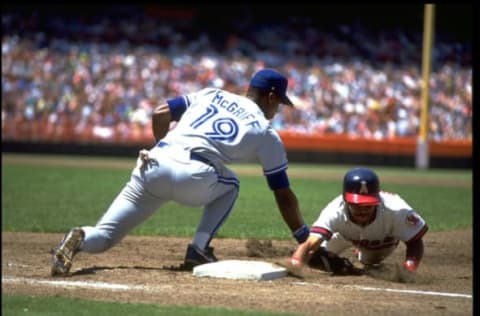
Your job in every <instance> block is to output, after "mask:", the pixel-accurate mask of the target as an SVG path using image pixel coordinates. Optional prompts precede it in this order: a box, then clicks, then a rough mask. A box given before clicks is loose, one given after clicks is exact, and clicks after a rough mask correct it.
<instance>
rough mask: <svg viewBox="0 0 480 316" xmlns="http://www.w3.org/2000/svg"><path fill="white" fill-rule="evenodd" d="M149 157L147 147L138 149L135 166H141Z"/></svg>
mask: <svg viewBox="0 0 480 316" xmlns="http://www.w3.org/2000/svg"><path fill="white" fill-rule="evenodd" d="M149 159H150V157H149V151H148V150H147V149H140V151H139V152H138V159H137V168H142V167H143V166H144V165H145V164H146V163H147V162H148V160H149Z"/></svg>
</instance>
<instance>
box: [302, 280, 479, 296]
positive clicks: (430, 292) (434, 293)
mask: <svg viewBox="0 0 480 316" xmlns="http://www.w3.org/2000/svg"><path fill="white" fill-rule="evenodd" d="M292 284H294V285H307V286H318V287H322V286H325V285H322V284H316V283H309V282H292ZM343 287H344V288H354V289H358V290H363V291H380V292H395V293H403V294H418V295H433V296H449V297H463V298H472V295H470V294H462V293H448V292H432V291H418V290H399V289H389V288H376V287H369V286H360V285H344V286H343Z"/></svg>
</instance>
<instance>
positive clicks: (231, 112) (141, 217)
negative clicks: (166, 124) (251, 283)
mask: <svg viewBox="0 0 480 316" xmlns="http://www.w3.org/2000/svg"><path fill="white" fill-rule="evenodd" d="M167 103H168V105H169V107H170V112H171V114H172V119H173V120H174V121H178V124H177V125H176V127H175V128H174V129H173V130H171V131H170V132H169V133H168V134H167V136H166V137H164V139H162V140H160V141H159V142H158V143H157V144H156V145H155V146H154V147H153V148H152V149H150V151H149V157H150V158H151V159H150V160H149V161H148V162H147V163H146V164H144V165H143V166H137V167H136V168H135V169H134V170H133V172H132V175H131V179H130V181H129V182H128V183H127V184H126V186H125V187H124V188H123V190H122V191H121V192H120V194H119V195H118V196H117V197H116V199H115V200H114V201H113V203H112V204H111V205H110V207H109V208H108V210H107V211H106V213H105V214H104V215H103V217H102V218H101V219H100V221H99V222H98V223H97V224H96V226H95V227H91V226H84V227H82V228H83V230H84V232H85V240H84V243H83V247H82V250H83V251H86V252H90V253H98V252H103V251H106V250H107V249H109V248H110V247H112V246H113V245H115V244H116V243H117V242H119V241H120V240H121V239H122V238H123V237H124V236H125V235H126V234H127V233H128V232H129V231H131V230H132V229H133V228H134V227H135V226H137V225H139V224H140V223H142V222H143V221H145V220H146V219H147V218H148V217H150V216H151V215H152V214H153V213H154V212H155V211H156V210H157V209H159V208H160V207H161V206H162V205H163V204H164V203H166V202H168V201H175V202H178V203H181V204H185V205H189V206H204V210H203V216H202V219H201V222H200V223H199V225H198V227H197V232H196V234H195V236H194V240H193V243H194V244H196V245H197V246H198V247H200V248H201V249H203V248H205V247H206V246H207V245H208V244H209V243H210V240H211V239H212V238H213V237H214V236H215V235H216V233H217V231H218V229H219V228H220V226H221V225H222V224H223V223H224V221H225V220H226V218H227V217H228V215H229V214H230V211H231V210H232V208H233V205H234V203H235V200H236V199H237V196H238V192H239V181H238V179H237V176H236V175H235V173H234V172H233V171H231V170H230V169H228V168H227V167H226V166H225V164H228V163H233V162H259V163H260V164H261V165H262V168H263V171H264V175H265V176H266V177H267V180H268V184H269V186H270V187H271V188H272V189H275V188H282V187H288V186H289V183H288V177H287V175H286V169H287V158H286V153H285V149H284V147H283V144H282V142H281V140H280V137H279V136H278V134H277V133H276V131H275V130H274V129H273V128H272V127H271V126H270V124H269V122H268V120H267V119H266V118H265V115H264V114H263V112H262V111H261V110H260V108H259V107H258V106H257V104H255V103H254V102H252V101H251V100H250V99H248V98H246V97H243V96H239V95H236V94H232V93H229V92H227V91H223V90H219V89H210V88H207V89H203V90H201V91H199V92H196V93H192V94H188V95H186V96H182V97H178V98H174V99H170V100H168V101H167Z"/></svg>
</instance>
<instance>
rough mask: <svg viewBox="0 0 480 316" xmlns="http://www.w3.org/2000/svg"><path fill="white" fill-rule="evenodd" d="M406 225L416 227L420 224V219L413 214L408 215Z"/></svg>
mask: <svg viewBox="0 0 480 316" xmlns="http://www.w3.org/2000/svg"><path fill="white" fill-rule="evenodd" d="M406 221H407V224H409V225H412V226H417V225H418V223H420V218H418V215H417V214H415V213H410V214H408V216H407V219H406Z"/></svg>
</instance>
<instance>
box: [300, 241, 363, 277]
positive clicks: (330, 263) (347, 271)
mask: <svg viewBox="0 0 480 316" xmlns="http://www.w3.org/2000/svg"><path fill="white" fill-rule="evenodd" d="M308 266H309V267H310V268H312V269H318V270H323V271H327V272H331V273H332V275H362V274H363V270H362V269H359V268H357V267H355V266H354V265H353V264H352V263H351V262H350V260H348V259H347V258H342V257H339V256H338V255H336V254H334V253H333V252H330V251H328V250H326V249H325V248H323V247H320V248H318V250H317V251H315V252H314V253H313V255H312V257H311V258H310V260H309V261H308Z"/></svg>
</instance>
